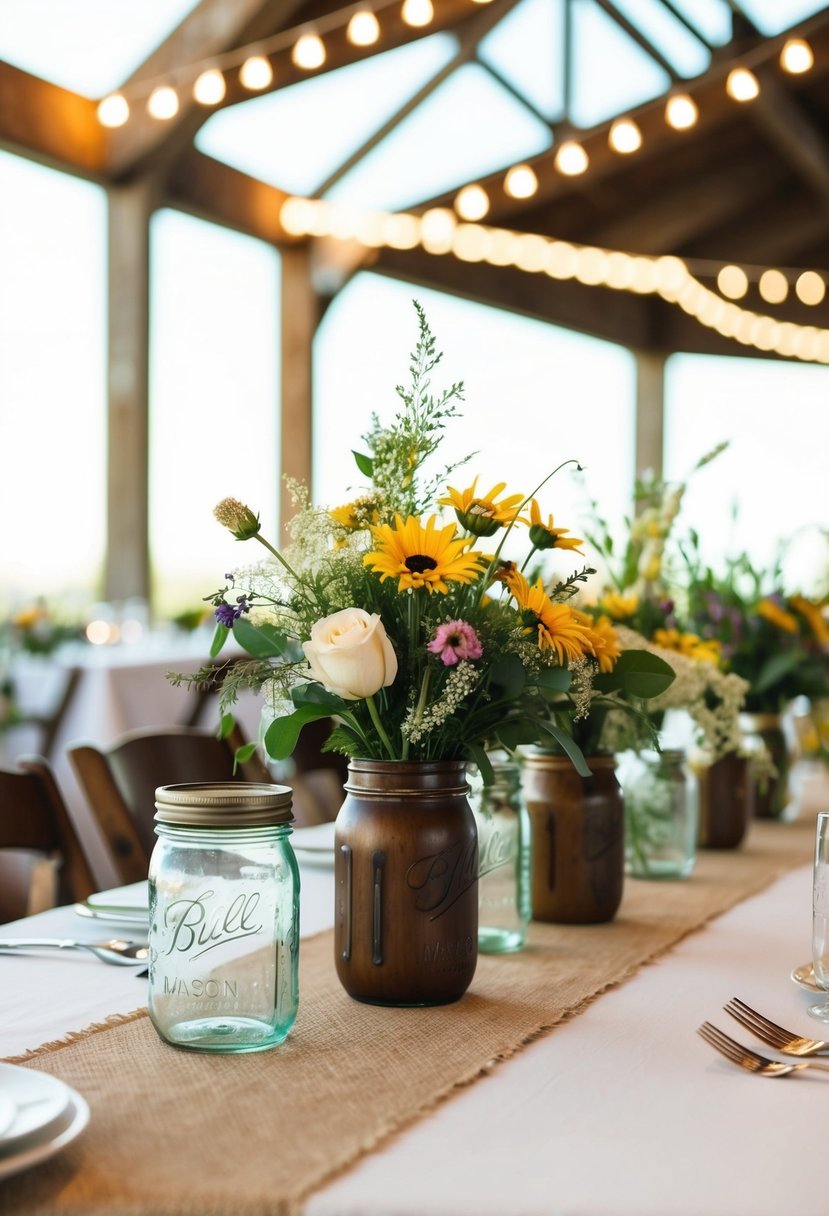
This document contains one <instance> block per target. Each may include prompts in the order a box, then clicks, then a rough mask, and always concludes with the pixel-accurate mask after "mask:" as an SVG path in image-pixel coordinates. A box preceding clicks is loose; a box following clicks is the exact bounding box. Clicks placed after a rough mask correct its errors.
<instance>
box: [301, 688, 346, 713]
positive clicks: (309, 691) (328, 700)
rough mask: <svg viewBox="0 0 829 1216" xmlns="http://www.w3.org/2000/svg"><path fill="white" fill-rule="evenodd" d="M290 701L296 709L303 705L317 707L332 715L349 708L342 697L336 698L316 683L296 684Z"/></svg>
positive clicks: (334, 694)
mask: <svg viewBox="0 0 829 1216" xmlns="http://www.w3.org/2000/svg"><path fill="white" fill-rule="evenodd" d="M291 700H292V701H293V703H294V705H296V707H297V709H299V708H300V707H301V706H303V705H318V706H321V707H323V708H324V709H325V710H326V711H327V712H328V713H332V714H334V713H340V712H341V711H342V710H344V709H348V708H349V702H348V701H344V700H343V699H342V697H338V696H337V695H336V693H333V692H329V691H328V689H327V688H324V687H323V686H322V684H317V683H316V682H313V683H308V684H298V685H297V686H296V688H292V689H291Z"/></svg>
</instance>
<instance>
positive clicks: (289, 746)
mask: <svg viewBox="0 0 829 1216" xmlns="http://www.w3.org/2000/svg"><path fill="white" fill-rule="evenodd" d="M328 716H329V710H328V709H327V708H326V707H325V706H322V705H303V706H302V707H301V708H300V709H296V710H294V712H293V713H292V714H287V715H286V716H285V717H284V718H276V719H275V720H274V721H273V722H271V724H270V726H269V727H268V729H267V730H266V731H265V750H266V752H267V753H268V755H269V756H270V757H271V758H272V759H273V760H287V759H288V757H289V756H290V755H292V753H293V750H294V748H295V747H296V744H297V739H298V738H299V733H300V731H301V730H302V728H303V726H305V725H306V724H307V723H308V722H316V721H317V719H318V718H327V717H328Z"/></svg>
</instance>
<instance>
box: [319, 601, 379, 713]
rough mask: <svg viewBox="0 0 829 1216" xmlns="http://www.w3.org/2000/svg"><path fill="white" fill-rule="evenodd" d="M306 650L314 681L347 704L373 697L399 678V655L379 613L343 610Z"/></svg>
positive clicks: (324, 622) (323, 624)
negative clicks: (379, 690)
mask: <svg viewBox="0 0 829 1216" xmlns="http://www.w3.org/2000/svg"><path fill="white" fill-rule="evenodd" d="M302 649H303V650H304V651H305V657H306V659H307V660H308V662H309V663H310V665H311V673H312V675H313V677H314V679H315V680H319V682H320V684H322V685H323V686H324V687H325V688H327V689H328V691H329V692H333V693H335V694H336V696H338V697H342V698H343V699H344V700H346V701H361V700H362V699H363V698H364V697H371V696H373V695H374V693H376V692H377V691H378V689H380V688H385V687H387V686H388V685H389V684H391V683H392V682H393V681H394V678H395V676H396V675H397V655H396V654H395V653H394V650H393V648H392V644H391V642H390V641H389V639H388V637H387V636H386V631H385V629H384V628H383V622H382V621H381V620H380V615H379V613H377V612H375V613H372V614H369V613H368V612H365V611H364V610H363V609H362V608H343V609H342V611H341V612H334V613H332V614H331V616H326V617H323V618H322V620H321V621H317V623H316V625H314V627H313V629H312V630H311V640H310V642H303V643H302Z"/></svg>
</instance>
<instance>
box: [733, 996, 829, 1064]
mask: <svg viewBox="0 0 829 1216" xmlns="http://www.w3.org/2000/svg"><path fill="white" fill-rule="evenodd" d="M723 1009H724V1010H725V1012H726V1013H730V1014H731V1016H732V1018H736V1020H737V1021H738V1022H739V1023H740V1025H741V1026H745V1028H746V1029H747V1030H750V1031H751V1032H752V1034H756V1035H757V1038H758V1039H762V1040H763V1042H764V1043H768V1045H769V1047H774V1048H775V1049H776V1050H777V1051H782V1052H784V1053H785V1054H786V1055H790V1056H819V1055H822V1054H823V1053H824V1052H827V1051H829V1043H827V1042H825V1040H823V1039H806V1038H803V1037H802V1036H801V1035H798V1034H795V1033H794V1031H793V1030H786V1029H785V1028H784V1027H783V1026H778V1025H777V1023H776V1022H772V1021H770V1019H769V1018H766V1017H764V1016H763V1014H762V1013H758V1012H757V1010H756V1009H752V1008H751V1006H750V1005H747V1004H746V1003H745V1001H741V1000H740V998H739V997H738V996H735V997H732V998H731V1000H730V1001H729V1002H728V1004H727V1005H723Z"/></svg>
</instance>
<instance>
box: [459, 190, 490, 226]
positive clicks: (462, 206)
mask: <svg viewBox="0 0 829 1216" xmlns="http://www.w3.org/2000/svg"><path fill="white" fill-rule="evenodd" d="M455 210H456V211H457V213H458V215H459V216H460V217H461V219H462V220H482V219H483V218H484V216H485V215H486V213H487V212H488V211H489V195H488V194H487V192H486V190H484V188H483V187H482V186H464V188H463V189H462V190H459V191H458V194H457V196H456V198H455Z"/></svg>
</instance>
